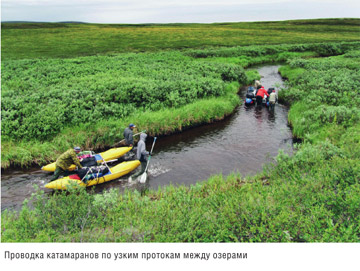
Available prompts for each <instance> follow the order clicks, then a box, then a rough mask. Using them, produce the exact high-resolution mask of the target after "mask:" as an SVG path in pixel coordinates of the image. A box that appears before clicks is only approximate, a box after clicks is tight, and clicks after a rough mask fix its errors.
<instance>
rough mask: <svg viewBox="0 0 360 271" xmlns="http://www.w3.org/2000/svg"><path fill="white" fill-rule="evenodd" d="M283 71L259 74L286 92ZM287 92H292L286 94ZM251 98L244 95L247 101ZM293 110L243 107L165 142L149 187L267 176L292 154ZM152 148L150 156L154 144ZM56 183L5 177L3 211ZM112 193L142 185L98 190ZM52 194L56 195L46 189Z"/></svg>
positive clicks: (119, 183) (118, 183) (33, 176)
mask: <svg viewBox="0 0 360 271" xmlns="http://www.w3.org/2000/svg"><path fill="white" fill-rule="evenodd" d="M278 67H279V66H265V67H260V68H258V71H259V73H260V74H261V76H262V79H261V82H262V84H263V85H264V86H265V88H266V89H268V88H269V87H274V86H275V87H276V90H278V89H279V88H281V87H283V82H282V79H281V77H280V76H279V74H278V72H277V71H278ZM283 91H286V90H283ZM244 96H245V92H244V91H243V92H242V93H241V97H242V99H244ZM287 113H288V110H287V108H286V107H284V106H282V105H276V107H275V111H274V112H273V113H271V112H269V110H268V109H267V108H265V107H262V108H255V107H254V106H252V107H246V106H244V105H241V106H239V107H238V108H237V109H236V111H235V113H234V114H233V115H231V117H228V118H227V119H225V120H223V121H220V122H216V123H212V124H208V125H204V126H200V127H196V128H192V129H189V130H187V131H184V132H182V133H179V134H174V135H171V136H166V137H160V138H158V140H157V141H156V144H155V148H154V151H153V156H152V158H151V160H150V166H149V171H148V173H149V182H148V186H149V187H150V188H152V189H157V188H158V187H159V186H166V185H169V184H174V185H177V184H185V185H190V184H194V183H196V182H197V181H202V180H206V179H208V178H209V177H210V176H211V175H213V174H217V173H223V174H224V175H227V174H229V173H231V172H233V171H236V172H240V173H241V174H242V175H243V176H245V175H252V174H255V173H257V172H259V171H261V170H262V166H263V165H264V164H265V163H267V162H269V161H271V159H272V158H273V157H275V156H276V155H277V154H278V152H279V149H282V150H284V152H286V153H292V143H293V141H292V134H291V130H290V127H289V126H288V122H287ZM148 141H149V142H147V149H148V150H150V148H151V144H152V138H150V139H149V140H148ZM50 178H51V175H50V174H48V173H43V172H42V171H41V170H28V171H12V172H5V173H3V175H2V181H1V194H2V195H1V203H2V206H1V209H2V210H3V209H6V208H15V209H18V208H19V207H20V206H21V204H22V202H23V200H24V199H25V198H27V197H29V196H30V195H31V193H32V192H33V191H34V188H33V185H34V184H35V185H38V186H40V187H43V186H44V184H45V183H46V182H48V180H49V179H50ZM110 188H117V189H119V190H124V189H125V188H129V189H137V188H138V185H137V184H136V183H135V182H133V183H129V182H128V181H127V178H122V179H119V180H115V181H112V182H109V183H105V184H102V185H98V186H97V187H96V192H97V193H101V192H102V191H104V190H108V189H110ZM42 189H44V190H45V192H46V193H51V191H50V190H48V189H45V188H42Z"/></svg>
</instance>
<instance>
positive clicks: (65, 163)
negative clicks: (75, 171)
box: [50, 147, 82, 181]
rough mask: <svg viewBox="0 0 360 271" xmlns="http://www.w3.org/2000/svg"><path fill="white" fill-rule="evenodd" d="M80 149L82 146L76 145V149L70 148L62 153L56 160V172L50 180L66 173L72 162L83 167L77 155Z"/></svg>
mask: <svg viewBox="0 0 360 271" xmlns="http://www.w3.org/2000/svg"><path fill="white" fill-rule="evenodd" d="M80 151H81V149H80V147H74V149H69V150H67V151H66V152H64V153H63V154H62V155H60V156H59V158H58V159H57V160H56V163H55V165H56V167H55V172H54V175H53V177H52V178H51V180H50V181H54V180H57V179H59V177H60V175H64V174H65V173H66V172H67V170H68V168H69V167H70V166H71V165H72V164H75V165H76V166H77V167H78V168H79V169H81V168H82V165H81V164H80V160H79V158H78V157H77V154H79V153H80Z"/></svg>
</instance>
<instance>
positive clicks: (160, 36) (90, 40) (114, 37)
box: [1, 19, 360, 60]
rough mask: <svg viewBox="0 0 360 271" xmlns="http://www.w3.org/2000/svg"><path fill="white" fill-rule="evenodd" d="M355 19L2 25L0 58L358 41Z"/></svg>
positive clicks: (75, 55) (359, 23) (357, 24)
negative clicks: (0, 54) (0, 52)
mask: <svg viewBox="0 0 360 271" xmlns="http://www.w3.org/2000/svg"><path fill="white" fill-rule="evenodd" d="M359 26H360V20H359V19H327V20H324V19H319V20H297V21H281V22H243V23H214V24H163V25H161V24H160V25H159V24H147V25H141V24H140V25H117V24H69V23H51V24H49V23H46V24H43V23H25V24H19V23H16V24H12V23H6V24H2V30H1V34H2V56H1V57H2V60H8V59H28V58H54V57H56V58H71V57H78V56H89V55H98V54H113V53H127V52H149V51H159V50H170V49H176V50H181V49H186V48H200V49H201V48H206V47H233V46H248V45H264V44H267V45H274V44H286V43H290V44H296V43H304V42H307V43H317V42H334V41H336V42H341V41H358V40H359V35H360V27H359Z"/></svg>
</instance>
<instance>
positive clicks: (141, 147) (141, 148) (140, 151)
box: [129, 133, 150, 182]
mask: <svg viewBox="0 0 360 271" xmlns="http://www.w3.org/2000/svg"><path fill="white" fill-rule="evenodd" d="M146 138H147V134H145V133H141V134H140V140H139V142H138V144H137V151H136V159H138V160H139V161H140V164H141V169H140V171H139V172H137V173H135V174H133V175H131V176H130V177H129V182H131V181H132V179H135V178H137V177H139V176H140V175H141V174H143V173H144V172H145V169H146V164H147V160H148V156H149V154H150V153H149V152H148V151H146V145H145V142H146Z"/></svg>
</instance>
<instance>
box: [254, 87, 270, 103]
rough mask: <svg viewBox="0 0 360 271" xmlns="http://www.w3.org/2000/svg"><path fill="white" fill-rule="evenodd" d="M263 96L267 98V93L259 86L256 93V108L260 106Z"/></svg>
mask: <svg viewBox="0 0 360 271" xmlns="http://www.w3.org/2000/svg"><path fill="white" fill-rule="evenodd" d="M265 94H266V95H267V96H269V93H268V92H267V91H266V90H265V88H264V87H263V86H261V88H260V89H259V90H258V91H257V93H256V104H257V106H260V105H262V101H263V99H264V95H265Z"/></svg>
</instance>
